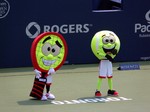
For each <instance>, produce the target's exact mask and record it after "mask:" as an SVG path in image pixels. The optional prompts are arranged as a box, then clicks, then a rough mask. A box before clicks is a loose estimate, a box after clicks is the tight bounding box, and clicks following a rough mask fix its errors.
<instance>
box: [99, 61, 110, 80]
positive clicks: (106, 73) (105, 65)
mask: <svg viewBox="0 0 150 112" xmlns="http://www.w3.org/2000/svg"><path fill="white" fill-rule="evenodd" d="M106 77H107V78H112V62H110V61H109V60H101V61H100V64H99V78H106Z"/></svg>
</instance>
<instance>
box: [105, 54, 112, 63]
mask: <svg viewBox="0 0 150 112" xmlns="http://www.w3.org/2000/svg"><path fill="white" fill-rule="evenodd" d="M105 57H106V58H107V59H108V60H109V61H111V62H113V58H112V57H111V56H109V55H108V54H107V55H106V56H105Z"/></svg>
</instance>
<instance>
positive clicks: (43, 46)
mask: <svg viewBox="0 0 150 112" xmlns="http://www.w3.org/2000/svg"><path fill="white" fill-rule="evenodd" d="M67 50H68V49H67V44H66V42H65V40H64V38H63V36H62V35H60V34H58V33H54V32H46V33H43V34H41V35H39V36H38V37H36V38H35V39H34V41H33V43H32V46H31V59H32V64H33V66H34V68H35V69H38V70H39V71H42V72H47V71H48V70H49V69H50V68H54V69H55V71H56V70H58V69H59V68H60V67H61V66H62V65H63V64H64V61H65V60H66V57H67Z"/></svg>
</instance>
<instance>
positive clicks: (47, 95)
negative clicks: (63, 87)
mask: <svg viewBox="0 0 150 112" xmlns="http://www.w3.org/2000/svg"><path fill="white" fill-rule="evenodd" d="M51 84H52V75H49V76H47V82H46V95H45V96H46V97H47V99H51V100H54V99H55V96H54V95H53V94H52V93H50V86H51Z"/></svg>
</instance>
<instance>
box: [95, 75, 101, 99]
mask: <svg viewBox="0 0 150 112" xmlns="http://www.w3.org/2000/svg"><path fill="white" fill-rule="evenodd" d="M101 84H102V78H98V81H97V89H96V92H95V97H100V96H101V95H102V94H101V93H100V89H101Z"/></svg>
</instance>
